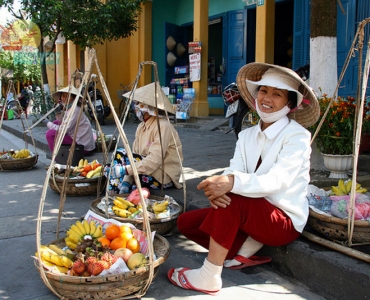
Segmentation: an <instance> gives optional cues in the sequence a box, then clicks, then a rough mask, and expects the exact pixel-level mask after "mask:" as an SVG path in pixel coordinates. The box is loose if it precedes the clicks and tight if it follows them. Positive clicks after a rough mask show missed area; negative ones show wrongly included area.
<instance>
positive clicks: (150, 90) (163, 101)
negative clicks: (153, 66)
mask: <svg viewBox="0 0 370 300" xmlns="http://www.w3.org/2000/svg"><path fill="white" fill-rule="evenodd" d="M157 93H158V96H157V105H158V109H161V110H166V111H167V112H168V113H171V114H175V110H174V108H173V105H172V104H171V102H170V101H169V100H168V98H167V96H166V95H165V93H164V92H163V90H162V88H161V86H160V84H159V83H157ZM130 94H131V91H130V92H127V93H125V94H123V97H126V98H129V97H130ZM132 100H133V101H137V102H140V103H144V104H147V105H150V106H152V107H155V82H152V83H150V84H147V85H144V86H143V87H141V88H138V89H136V90H135V93H134V94H133V99H132Z"/></svg>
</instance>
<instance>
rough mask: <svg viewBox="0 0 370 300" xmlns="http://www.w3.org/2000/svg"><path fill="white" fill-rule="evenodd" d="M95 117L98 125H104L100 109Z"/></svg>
mask: <svg viewBox="0 0 370 300" xmlns="http://www.w3.org/2000/svg"><path fill="white" fill-rule="evenodd" d="M96 117H97V118H98V122H99V124H100V125H105V120H104V114H103V112H102V111H99V112H98V114H97V116H96Z"/></svg>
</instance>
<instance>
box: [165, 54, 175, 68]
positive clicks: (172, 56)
mask: <svg viewBox="0 0 370 300" xmlns="http://www.w3.org/2000/svg"><path fill="white" fill-rule="evenodd" d="M176 59H177V58H176V56H175V54H173V52H168V54H167V63H168V65H169V66H170V67H173V66H174V65H175V62H176Z"/></svg>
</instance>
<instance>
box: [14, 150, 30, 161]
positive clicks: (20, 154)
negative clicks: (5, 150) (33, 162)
mask: <svg viewBox="0 0 370 300" xmlns="http://www.w3.org/2000/svg"><path fill="white" fill-rule="evenodd" d="M12 157H13V158H17V159H20V158H28V157H31V152H30V150H28V149H21V150H15V151H14V152H13V153H12Z"/></svg>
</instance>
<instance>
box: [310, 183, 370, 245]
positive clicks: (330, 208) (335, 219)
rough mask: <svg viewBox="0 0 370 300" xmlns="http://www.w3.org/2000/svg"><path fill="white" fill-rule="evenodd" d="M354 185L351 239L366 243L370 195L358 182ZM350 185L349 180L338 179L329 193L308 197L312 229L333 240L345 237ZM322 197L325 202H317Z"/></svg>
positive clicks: (346, 238)
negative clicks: (325, 195) (353, 214)
mask: <svg viewBox="0 0 370 300" xmlns="http://www.w3.org/2000/svg"><path fill="white" fill-rule="evenodd" d="M355 186H356V198H355V204H354V205H355V207H354V213H355V216H354V217H355V220H354V222H353V225H354V226H353V233H352V241H353V242H355V243H367V242H369V241H370V226H369V224H370V223H369V221H370V194H369V193H367V189H366V188H363V187H362V186H361V184H359V183H356V185H355ZM351 188H352V181H351V179H349V180H347V181H346V182H344V181H343V179H340V180H339V181H338V185H337V186H332V187H331V188H330V192H329V196H327V197H322V196H321V197H313V196H312V195H311V197H309V199H308V200H309V204H310V210H309V218H308V224H309V225H310V226H311V228H312V229H313V230H315V231H317V232H318V233H320V234H322V235H324V236H325V237H327V238H330V239H333V240H338V241H347V240H348V208H349V200H350V193H351ZM326 190H329V189H326ZM318 199H319V200H318ZM320 200H321V201H320ZM323 200H326V203H324V204H325V205H320V204H321V203H320V202H323Z"/></svg>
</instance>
